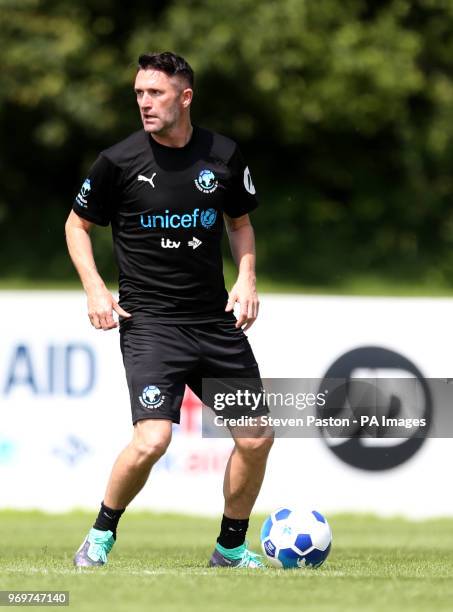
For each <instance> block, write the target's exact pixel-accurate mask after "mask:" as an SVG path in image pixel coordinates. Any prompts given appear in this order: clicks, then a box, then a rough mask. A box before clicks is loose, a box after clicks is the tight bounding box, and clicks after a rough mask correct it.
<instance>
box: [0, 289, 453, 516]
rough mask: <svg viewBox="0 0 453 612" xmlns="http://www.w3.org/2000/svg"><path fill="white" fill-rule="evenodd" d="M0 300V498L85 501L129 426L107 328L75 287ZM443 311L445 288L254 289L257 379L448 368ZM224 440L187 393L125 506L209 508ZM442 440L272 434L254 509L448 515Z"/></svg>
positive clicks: (450, 308) (451, 307)
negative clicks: (204, 425) (401, 291)
mask: <svg viewBox="0 0 453 612" xmlns="http://www.w3.org/2000/svg"><path fill="white" fill-rule="evenodd" d="M0 311H1V318H0V338H1V350H0V507H1V508H39V509H44V510H52V511H58V510H67V509H72V508H91V509H96V508H97V507H98V505H99V502H100V501H101V500H102V498H103V494H104V491H105V485H106V481H107V478H108V476H109V473H110V469H111V466H112V464H113V461H114V460H115V458H116V455H117V454H118V453H119V451H120V450H121V449H122V448H123V447H124V446H125V445H126V444H127V442H128V441H129V439H130V437H131V432H132V424H131V417H130V407H129V394H128V390H127V385H126V379H125V375H124V370H123V364H122V359H121V353H120V348H119V333H118V331H117V330H112V331H109V332H103V331H97V330H94V329H93V328H92V327H91V326H90V324H89V321H88V318H87V314H86V300H85V296H84V294H83V293H81V292H50V291H49V292H33V291H27V292H13V291H4V292H0ZM452 312H453V300H451V299H422V298H359V297H357V298H355V297H325V296H323V297H309V296H287V295H262V296H261V307H260V316H259V319H258V320H257V322H256V323H255V325H254V326H253V327H252V328H251V329H250V331H249V332H248V337H249V340H250V342H251V344H252V347H253V349H254V352H255V356H256V358H257V360H258V363H259V365H260V369H261V374H262V376H263V378H323V377H324V376H325V375H326V374H328V375H330V376H338V377H341V376H344V375H346V374H348V375H350V376H362V377H363V376H366V375H367V373H370V372H372V373H373V376H374V375H376V372H378V371H379V372H381V373H385V374H386V375H388V376H389V377H390V376H392V375H393V374H392V373H395V374H394V375H395V376H397V374H396V373H401V372H403V373H404V372H406V373H409V375H411V376H412V375H413V376H418V377H420V376H422V377H426V378H440V377H445V378H448V377H449V376H450V377H451V376H452V374H453V342H452V341H453V330H452V327H451V325H450V320H451V314H452ZM345 373H346V374H345ZM452 408H453V407H452ZM411 442H412V443H411ZM231 447H232V443H231V441H230V440H225V439H205V438H202V437H201V405H200V402H199V400H198V398H196V397H195V396H194V395H193V394H192V393H190V392H188V391H186V396H185V400H184V406H183V412H182V422H181V425H180V426H174V436H173V441H172V444H171V446H170V449H169V451H168V452H167V454H166V455H165V456H164V457H163V458H162V459H161V460H160V461H159V463H158V464H157V465H156V466H155V468H154V469H153V471H152V474H151V477H150V480H149V482H148V483H147V485H146V486H145V488H144V490H143V491H142V492H141V493H140V494H139V495H138V496H137V498H136V499H135V500H134V502H133V504H132V507H133V508H137V509H138V508H149V509H153V510H160V511H175V512H190V513H201V514H221V512H222V502H223V499H222V477H223V470H224V467H225V464H226V461H227V458H228V455H229V452H230V450H231ZM451 452H452V443H451V440H450V439H448V438H446V439H442V438H432V439H431V438H427V439H419V440H417V441H415V443H414V441H413V440H412V441H410V442H409V443H408V441H407V440H401V439H392V440H379V439H356V440H342V441H336V442H334V441H328V443H327V442H326V440H325V439H324V438H323V437H322V436H321V435H320V436H319V437H315V438H300V439H296V438H292V439H289V438H280V439H277V440H276V442H275V444H274V448H273V449H272V452H271V456H270V459H269V463H268V470H267V475H266V479H265V483H264V485H263V489H262V492H261V494H260V496H259V499H258V502H257V505H256V510H257V511H268V510H272V509H274V508H275V507H278V506H281V505H287V504H289V505H292V506H310V507H313V508H316V509H318V510H320V511H321V512H323V513H327V514H328V513H332V512H359V511H360V512H375V513H379V514H384V515H394V514H400V515H405V516H409V517H415V518H417V517H427V516H442V515H452V514H453V500H452V499H451V494H450V492H449V486H448V482H449V466H450V455H451Z"/></svg>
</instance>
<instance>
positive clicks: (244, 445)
mask: <svg viewBox="0 0 453 612" xmlns="http://www.w3.org/2000/svg"><path fill="white" fill-rule="evenodd" d="M273 443H274V437H273V435H272V434H269V435H266V436H262V437H259V438H236V439H235V444H236V449H237V450H238V451H239V452H240V453H241V454H242V455H244V456H246V457H249V458H250V459H252V460H253V459H261V458H265V457H267V455H268V454H269V451H270V450H271V448H272V444H273Z"/></svg>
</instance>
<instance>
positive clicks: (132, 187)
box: [73, 127, 258, 324]
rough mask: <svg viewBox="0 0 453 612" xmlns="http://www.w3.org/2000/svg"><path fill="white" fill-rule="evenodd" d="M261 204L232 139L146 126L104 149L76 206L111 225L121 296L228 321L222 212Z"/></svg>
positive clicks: (130, 303)
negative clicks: (165, 136) (181, 137)
mask: <svg viewBox="0 0 453 612" xmlns="http://www.w3.org/2000/svg"><path fill="white" fill-rule="evenodd" d="M257 205H258V203H257V200H256V197H255V188H254V186H253V183H252V179H251V176H250V172H249V169H248V167H246V165H245V163H244V160H243V158H242V156H241V153H240V151H239V149H238V147H237V145H236V143H235V142H233V141H232V140H230V139H229V138H226V137H225V136H221V135H220V134H216V133H214V132H211V131H209V130H205V129H202V128H199V127H194V130H193V134H192V137H191V139H190V141H189V142H188V143H187V144H186V145H185V146H184V147H180V148H173V147H166V146H163V145H161V144H159V143H157V142H156V141H155V140H154V138H152V136H150V135H149V134H147V133H146V132H145V131H144V130H140V131H139V132H135V133H134V134H132V135H131V136H129V137H128V138H126V139H125V140H123V141H121V142H119V143H118V144H116V145H114V146H113V147H111V148H109V149H107V150H105V151H103V152H102V153H101V154H100V155H99V157H98V159H97V160H96V162H95V163H94V165H93V166H92V168H91V170H90V172H89V174H88V177H87V178H86V179H85V182H84V183H83V185H82V187H81V190H80V192H79V194H78V195H77V197H76V199H75V201H74V205H73V210H74V211H75V212H76V213H77V214H78V215H79V216H80V217H83V218H84V219H87V220H88V221H92V222H93V223H96V224H98V225H104V226H106V225H108V224H109V223H111V225H112V234H113V243H114V249H115V256H116V260H117V263H118V268H119V294H120V298H119V303H120V305H121V306H122V307H123V308H124V309H125V310H126V311H128V312H130V313H132V314H134V317H133V318H134V319H135V320H137V316H138V317H141V315H142V314H143V315H146V316H147V317H148V316H151V317H153V318H154V319H157V320H159V322H162V323H178V324H179V323H203V322H212V321H219V320H223V321H224V320H226V319H227V320H231V319H232V317H233V315H232V313H225V306H226V302H227V299H228V293H227V291H226V289H225V282H224V279H223V269H222V254H221V238H222V233H223V217H222V213H224V212H225V213H226V214H227V215H228V216H230V217H240V216H241V215H245V214H246V213H248V212H250V211H251V210H253V209H254V208H256V207H257Z"/></svg>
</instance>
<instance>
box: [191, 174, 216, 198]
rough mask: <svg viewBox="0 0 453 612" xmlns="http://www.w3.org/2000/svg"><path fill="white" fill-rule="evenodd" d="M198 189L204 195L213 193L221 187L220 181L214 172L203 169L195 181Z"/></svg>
mask: <svg viewBox="0 0 453 612" xmlns="http://www.w3.org/2000/svg"><path fill="white" fill-rule="evenodd" d="M194 183H195V185H196V187H197V189H199V190H200V191H201V192H202V193H213V192H214V191H215V190H216V189H217V187H218V186H219V181H218V180H217V179H216V176H215V174H214V172H213V171H212V170H209V169H208V168H205V169H203V170H202V171H201V172H200V173H199V175H198V176H197V178H196V179H195V181H194Z"/></svg>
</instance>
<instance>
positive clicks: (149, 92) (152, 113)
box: [135, 69, 192, 134]
mask: <svg viewBox="0 0 453 612" xmlns="http://www.w3.org/2000/svg"><path fill="white" fill-rule="evenodd" d="M185 87H186V86H185V83H184V81H183V80H182V79H180V78H177V77H170V76H168V75H167V74H165V73H164V72H161V71H160V70H153V69H149V70H139V71H138V72H137V76H136V77H135V93H136V95H137V103H138V106H139V108H140V116H141V118H142V122H143V127H144V129H145V132H148V133H150V134H159V133H165V132H166V131H168V130H169V129H171V128H172V127H174V126H175V125H177V123H178V121H179V119H180V117H181V115H182V113H183V111H184V109H186V108H188V106H189V104H190V100H191V99H192V90H191V89H189V88H185Z"/></svg>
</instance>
